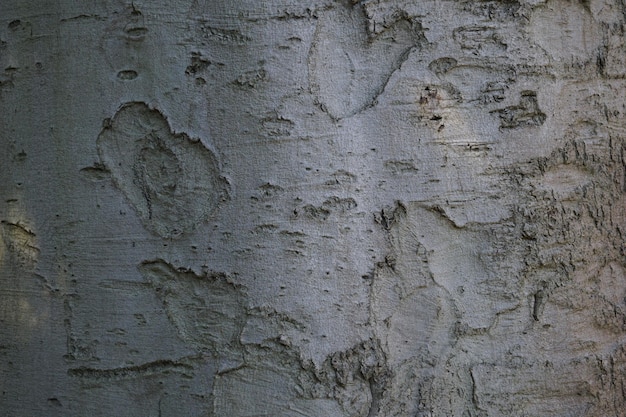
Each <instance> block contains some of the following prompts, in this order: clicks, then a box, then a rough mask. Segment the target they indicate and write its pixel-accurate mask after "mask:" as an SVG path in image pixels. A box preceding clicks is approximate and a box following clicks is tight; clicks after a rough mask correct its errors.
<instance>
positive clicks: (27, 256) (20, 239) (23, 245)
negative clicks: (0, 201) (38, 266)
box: [0, 220, 40, 269]
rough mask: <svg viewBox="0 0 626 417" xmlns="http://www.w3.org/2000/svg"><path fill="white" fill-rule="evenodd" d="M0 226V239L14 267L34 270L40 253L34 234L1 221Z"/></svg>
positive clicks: (26, 229)
mask: <svg viewBox="0 0 626 417" xmlns="http://www.w3.org/2000/svg"><path fill="white" fill-rule="evenodd" d="M0 226H1V227H0V232H1V233H0V237H1V238H2V242H3V243H4V245H5V247H6V249H7V251H8V253H9V254H10V256H11V258H12V259H13V262H14V263H15V265H17V266H19V267H20V268H24V269H32V268H34V267H35V263H36V262H37V258H38V257H39V252H40V250H39V248H38V247H37V241H36V236H35V233H33V232H32V231H31V230H29V229H28V228H26V227H25V226H23V225H21V224H19V223H11V222H7V221H4V220H2V221H1V222H0Z"/></svg>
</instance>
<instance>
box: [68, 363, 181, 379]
mask: <svg viewBox="0 0 626 417" xmlns="http://www.w3.org/2000/svg"><path fill="white" fill-rule="evenodd" d="M192 370H193V367H192V366H191V365H189V364H187V363H182V362H175V361H172V360H165V359H162V360H158V361H154V362H149V363H144V364H142V365H135V366H124V367H120V368H111V369H98V368H89V367H80V368H72V369H69V370H68V371H67V374H68V375H69V376H71V377H76V378H82V379H89V380H96V381H119V380H123V379H130V378H140V377H145V376H150V375H156V374H164V373H169V372H179V373H184V374H189V373H190V372H191V371H192Z"/></svg>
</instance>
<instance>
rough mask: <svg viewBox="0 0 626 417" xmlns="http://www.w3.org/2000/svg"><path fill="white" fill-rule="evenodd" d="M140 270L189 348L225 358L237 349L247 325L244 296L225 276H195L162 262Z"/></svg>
mask: <svg viewBox="0 0 626 417" xmlns="http://www.w3.org/2000/svg"><path fill="white" fill-rule="evenodd" d="M139 270H140V272H141V273H142V274H143V276H144V277H145V278H146V279H147V280H148V281H149V282H150V283H151V284H152V286H153V287H154V289H155V291H156V294H157V297H158V298H159V299H160V300H161V302H162V303H163V306H164V307H165V309H166V311H167V316H168V318H169V320H170V321H171V322H172V324H173V325H174V326H175V327H176V330H177V331H178V334H179V335H180V337H181V339H183V340H184V341H185V342H186V343H187V344H188V345H189V346H191V347H193V348H194V349H196V350H197V351H198V352H209V353H213V354H218V355H222V356H223V355H228V354H229V353H230V352H233V351H235V350H236V349H237V347H236V346H237V343H238V341H239V338H240V335H241V331H242V328H243V325H244V323H245V312H246V310H245V296H244V294H243V292H242V289H241V288H240V287H238V286H236V285H235V284H233V283H232V282H230V281H229V280H228V278H227V277H226V275H224V274H220V273H209V274H207V275H196V274H195V273H193V272H192V271H188V270H185V269H175V268H174V267H173V266H172V265H170V264H168V263H166V262H165V261H163V260H155V261H147V262H144V263H142V264H141V265H140V266H139Z"/></svg>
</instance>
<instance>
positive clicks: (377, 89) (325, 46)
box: [309, 4, 425, 119]
mask: <svg viewBox="0 0 626 417" xmlns="http://www.w3.org/2000/svg"><path fill="white" fill-rule="evenodd" d="M423 42H425V38H424V34H423V29H422V27H421V25H420V23H419V22H418V21H416V20H415V19H413V18H410V17H407V16H405V15H402V16H396V18H395V19H394V21H393V22H392V23H390V25H389V26H388V27H384V28H382V29H381V31H380V32H378V30H376V31H375V32H372V31H371V30H370V31H369V33H368V18H367V16H366V14H365V13H364V10H363V6H362V5H360V4H358V5H354V6H352V5H345V4H339V5H337V6H336V7H335V8H334V9H332V10H330V11H327V12H324V13H323V14H322V15H321V16H320V18H319V23H318V27H317V31H316V34H315V38H314V40H313V44H312V46H311V50H310V52H309V72H310V75H309V82H310V87H311V91H312V92H313V94H314V95H315V96H316V97H317V99H318V101H319V104H320V106H321V107H322V109H324V110H325V111H326V112H328V114H329V115H330V116H331V117H333V118H334V119H342V118H345V117H349V116H352V115H354V114H357V113H359V112H361V111H363V110H365V109H367V108H369V107H372V106H374V105H375V104H376V99H377V97H378V96H379V95H380V94H381V93H382V92H383V90H384V89H385V85H386V84H387V82H388V81H389V78H390V77H391V75H392V74H393V73H394V72H395V71H396V70H398V69H399V68H400V66H401V65H402V63H403V62H404V61H405V60H406V59H407V57H408V55H409V53H410V52H411V50H412V49H413V48H415V47H417V46H419V45H420V44H422V43H423Z"/></svg>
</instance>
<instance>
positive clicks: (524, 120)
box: [494, 90, 546, 129]
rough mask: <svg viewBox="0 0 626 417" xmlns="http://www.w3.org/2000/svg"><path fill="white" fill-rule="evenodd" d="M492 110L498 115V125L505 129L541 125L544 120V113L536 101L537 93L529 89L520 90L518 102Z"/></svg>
mask: <svg viewBox="0 0 626 417" xmlns="http://www.w3.org/2000/svg"><path fill="white" fill-rule="evenodd" d="M494 112H495V113H498V115H499V116H500V127H501V128H505V129H511V128H517V127H524V126H541V125H542V124H543V122H545V121H546V114H545V113H544V112H542V111H541V110H540V109H539V104H538V103H537V93H536V92H534V91H529V90H526V91H522V92H521V97H520V102H519V104H517V105H515V106H509V107H505V108H504V109H501V110H494Z"/></svg>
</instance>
